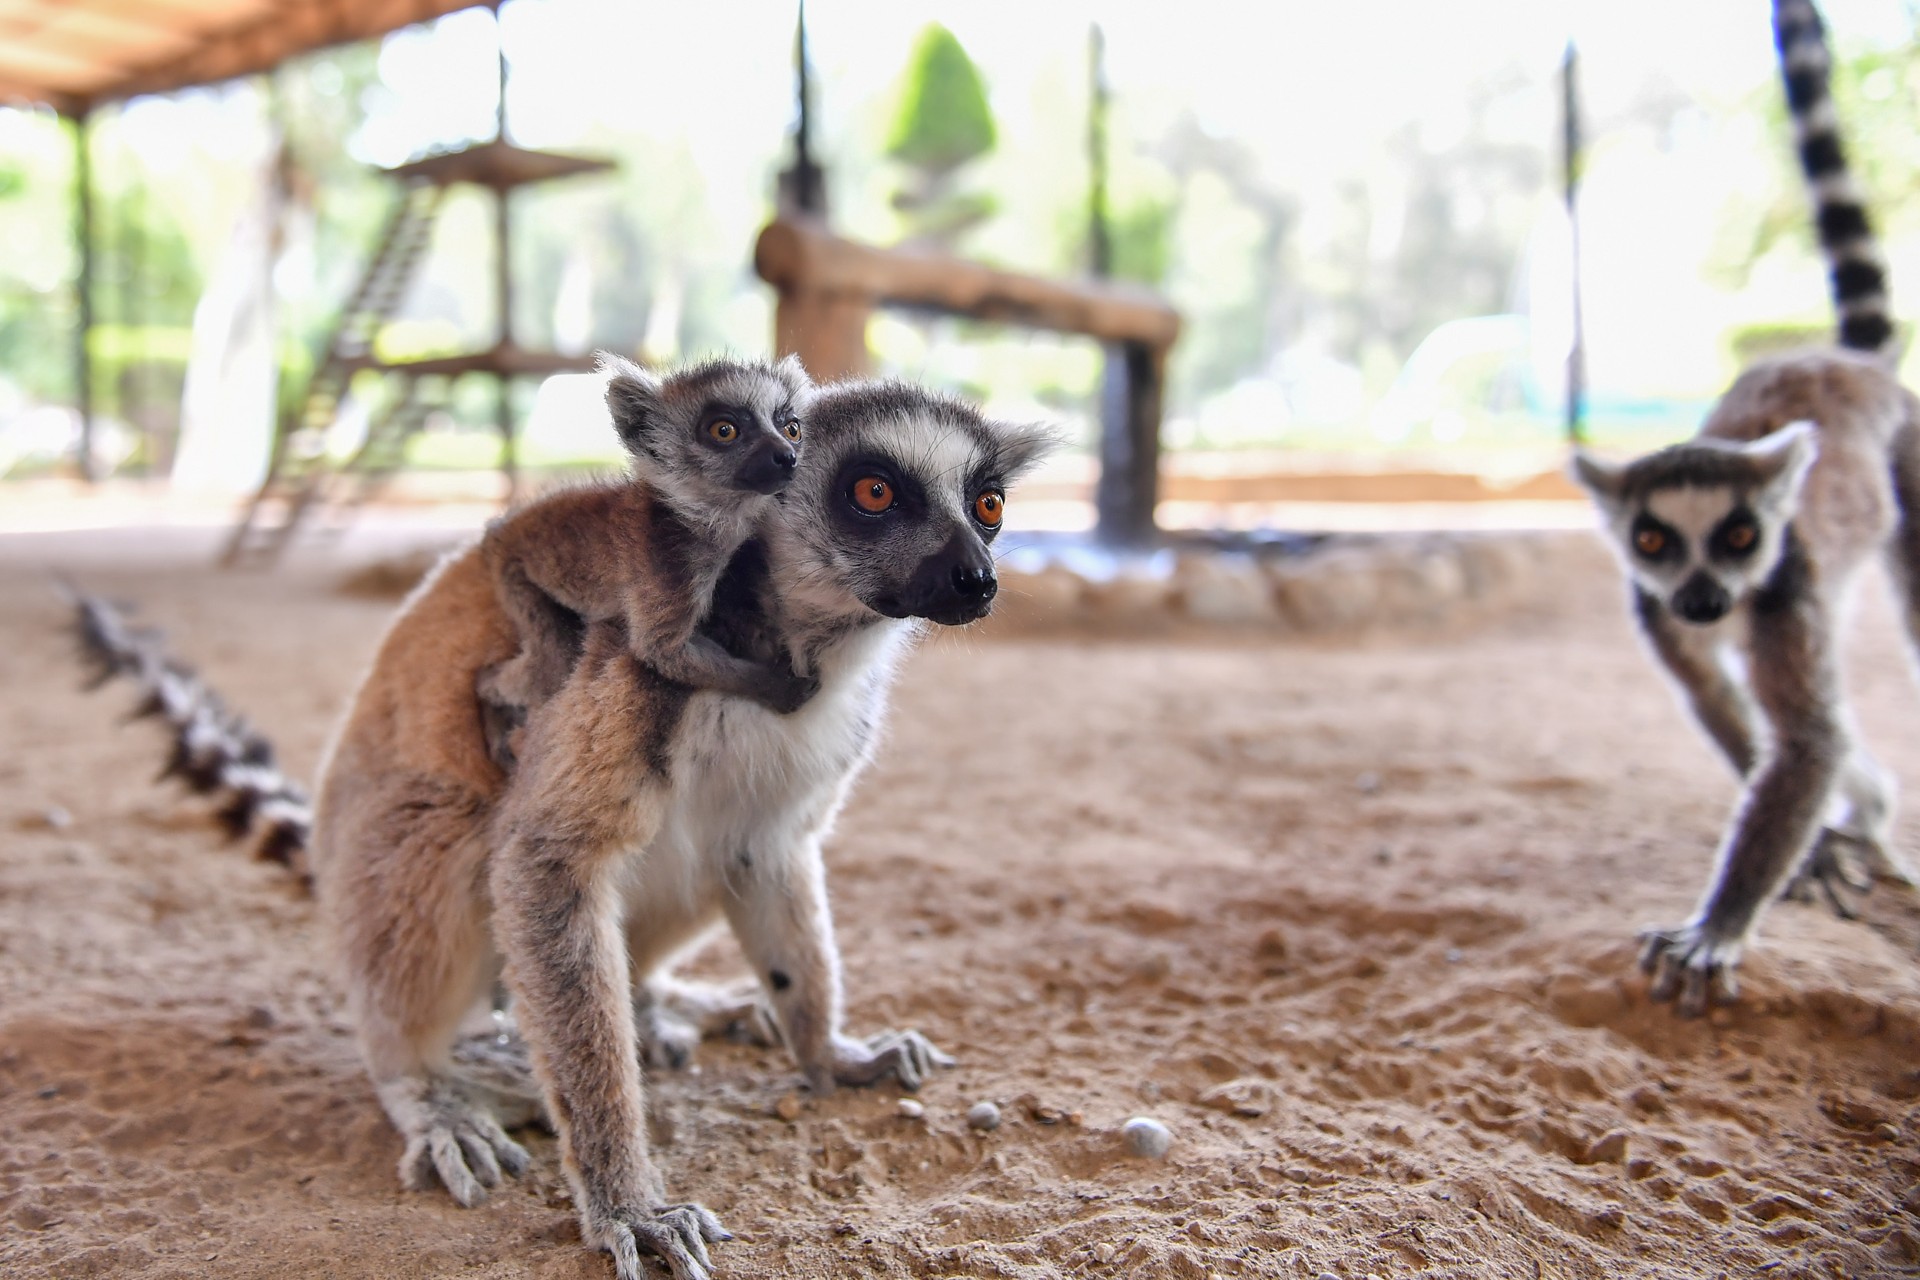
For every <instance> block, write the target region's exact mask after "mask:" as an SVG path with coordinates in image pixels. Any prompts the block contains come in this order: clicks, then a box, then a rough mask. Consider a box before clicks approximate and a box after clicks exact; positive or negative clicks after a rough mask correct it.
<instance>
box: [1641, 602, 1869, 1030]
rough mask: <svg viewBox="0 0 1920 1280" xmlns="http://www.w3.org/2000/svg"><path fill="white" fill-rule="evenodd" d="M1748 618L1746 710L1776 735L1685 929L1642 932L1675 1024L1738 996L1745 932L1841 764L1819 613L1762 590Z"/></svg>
mask: <svg viewBox="0 0 1920 1280" xmlns="http://www.w3.org/2000/svg"><path fill="white" fill-rule="evenodd" d="M1750 607H1751V610H1752V627H1751V637H1752V639H1751V646H1752V661H1751V662H1750V664H1749V672H1750V678H1751V681H1752V687H1753V693H1754V698H1755V702H1756V703H1757V704H1758V706H1759V708H1760V710H1761V711H1762V712H1763V713H1765V715H1766V716H1767V718H1768V721H1769V722H1770V723H1771V724H1772V726H1773V734H1772V747H1771V750H1770V751H1769V753H1768V754H1767V756H1766V758H1765V759H1764V760H1762V761H1761V762H1760V763H1759V764H1758V766H1757V767H1756V768H1755V769H1754V771H1753V772H1752V774H1751V776H1750V778H1749V781H1748V786H1747V789H1746V793H1745V794H1744V795H1742V796H1741V798H1740V802H1739V805H1738V807H1737V808H1736V809H1735V811H1734V815H1733V821H1732V823H1731V825H1730V829H1729V831H1728V833H1727V836H1726V838H1725V839H1724V840H1723V841H1722V843H1721V846H1720V853H1719V856H1718V859H1717V866H1716V868H1715V871H1714V876H1713V880H1712V882H1711V884H1710V885H1709V886H1708V888H1707V892H1706V894H1705V895H1704V896H1703V897H1702V899H1701V901H1700V905H1699V906H1698V907H1697V908H1696V909H1695V911H1694V913H1693V916H1692V918H1690V919H1689V920H1688V921H1687V922H1686V923H1685V924H1682V925H1678V926H1675V927H1673V928H1666V929H1649V930H1647V931H1646V932H1645V934H1643V937H1644V939H1645V946H1644V948H1643V951H1642V954H1641V965H1642V967H1643V968H1645V969H1646V970H1647V972H1648V973H1649V974H1651V975H1652V976H1653V987H1652V995H1653V998H1654V999H1656V1000H1673V999H1676V998H1677V1000H1678V1007H1679V1011H1680V1013H1681V1014H1682V1015H1683V1016H1688V1017H1692V1016H1697V1015H1699V1014H1701V1013H1703V1012H1705V1011H1706V1007H1707V1004H1708V1002H1709V1000H1711V999H1716V998H1718V999H1727V1000H1731V999H1733V998H1734V996H1735V995H1736V994H1737V992H1738V985H1737V983H1736V982H1735V979H1734V968H1735V966H1736V965H1738V963H1739V961H1740V953H1741V951H1742V949H1743V948H1744V947H1745V945H1746V942H1747V939H1748V938H1749V937H1751V936H1752V933H1753V929H1754V926H1755V925H1756V924H1757V923H1758V922H1759V919H1760V916H1761V914H1762V913H1763V912H1764V911H1765V910H1766V908H1767V904H1768V903H1769V902H1771V901H1772V900H1773V898H1774V896H1775V894H1777V893H1778V892H1779V890H1780V888H1781V887H1782V885H1783V884H1784V882H1785V881H1786V880H1787V878H1788V876H1789V875H1791V874H1792V872H1793V871H1794V869H1795V868H1796V867H1797V866H1798V865H1799V863H1800V861H1801V859H1802V858H1803V857H1805V856H1806V854H1807V852H1808V851H1809V849H1810V848H1811V847H1812V845H1813V843H1814V839H1815V837H1816V836H1817V835H1818V834H1819V831H1820V822H1821V819H1822V817H1823V815H1824V814H1825V812H1826V808H1827V805H1828V802H1829V800H1830V798H1831V796H1832V794H1833V791H1834V787H1835V784H1836V783H1837V782H1838V780H1839V778H1840V776H1841V774H1842V773H1843V771H1844V769H1845V767H1846V763H1847V758H1848V755H1849V742H1848V735H1847V730H1846V725H1845V723H1844V718H1843V715H1842V713H1841V711H1840V698H1841V686H1840V676H1839V671H1838V668H1837V664H1836V660H1835V654H1834V652H1833V636H1832V634H1831V623H1832V619H1831V616H1830V613H1829V611H1828V608H1827V603H1826V601H1824V600H1823V599H1821V598H1820V597H1819V595H1818V594H1817V593H1815V592H1813V591H1811V590H1805V589H1800V590H1787V589H1782V590H1779V591H1777V592H1776V591H1772V590H1770V591H1769V592H1768V593H1767V594H1766V596H1765V597H1763V598H1760V599H1756V600H1755V601H1754V602H1753V604H1752V605H1751V606H1750Z"/></svg>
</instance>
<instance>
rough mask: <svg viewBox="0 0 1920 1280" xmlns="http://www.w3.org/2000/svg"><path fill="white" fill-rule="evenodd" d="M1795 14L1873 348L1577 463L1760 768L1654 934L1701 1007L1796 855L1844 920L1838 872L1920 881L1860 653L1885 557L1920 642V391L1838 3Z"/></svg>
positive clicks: (1809, 133)
mask: <svg viewBox="0 0 1920 1280" xmlns="http://www.w3.org/2000/svg"><path fill="white" fill-rule="evenodd" d="M1774 24H1775V34H1776V39H1777V41H1778V44H1779V49H1780V56H1781V66H1782V72H1783V75H1784V78H1785V81H1786V88H1787V99H1788V104H1789V106H1790V107H1791V108H1792V110H1793V114H1794V120H1795V126H1796V130H1797V134H1798V140H1799V146H1800V154H1801V159H1802V162H1803V165H1804V167H1805V169H1806V172H1807V176H1808V179H1809V182H1810V184H1811V186H1812V189H1813V191H1814V194H1815V204H1816V212H1817V222H1818V225H1819V228H1820V240H1821V244H1822V246H1823V247H1824V249H1825V250H1826V253H1827V256H1828V260H1829V266H1830V269H1831V277H1832V284H1833V290H1834V296H1835V300H1836V302H1837V303H1838V307H1839V311H1840V316H1841V326H1840V341H1841V345H1842V347H1845V348H1852V350H1816V351H1808V352H1803V353H1800V354H1798V355H1792V356H1787V357H1783V358H1779V359H1774V360H1769V361H1766V362H1764V363H1762V364H1759V365H1757V366H1755V367H1754V368H1752V369H1750V370H1748V371H1747V372H1746V373H1744V374H1742V375H1741V376H1740V378H1739V379H1737V380H1736V381H1735V382H1734V384H1733V386H1732V387H1730V388H1729V389H1728V391H1727V393H1726V395H1725V396H1723V397H1722V398H1721V400H1720V402H1719V404H1718V405H1716V406H1715V408H1714V410H1713V412H1712V413H1711V414H1710V415H1709V416H1708V418H1707V420H1706V423H1705V424H1704V425H1703V426H1702V427H1701V429H1700V431H1699V433H1698V435H1697V436H1696V437H1695V438H1694V439H1693V440H1691V441H1689V442H1687V443H1685V444H1679V445H1674V446H1672V447H1671V448H1667V449H1662V450H1660V451H1659V452H1657V453H1653V454H1650V455H1648V456H1646V457H1643V458H1639V459H1636V460H1634V461H1632V462H1627V463H1610V462H1603V461H1601V460H1600V459H1597V458H1594V457H1592V456H1589V455H1586V454H1581V455H1579V456H1577V457H1576V458H1575V473H1576V475H1577V476H1578V477H1579V479H1580V481H1581V482H1582V483H1583V484H1584V485H1585V486H1586V487H1587V488H1588V489H1589V490H1590V491H1591V492H1592V494H1593V496H1594V498H1595V499H1596V500H1597V502H1598V503H1599V506H1600V508H1601V511H1602V514H1603V516H1604V519H1605V522H1606V525H1607V528H1608V529H1609V531H1610V532H1611V534H1612V538H1613V542H1614V544H1615V547H1616V549H1617V551H1618V552H1619V555H1620V558H1621V561H1622V563H1623V564H1624V566H1625V568H1626V570H1627V574H1628V576H1629V578H1630V579H1631V581H1632V585H1633V596H1634V613H1635V616H1636V617H1637V618H1638V620H1639V623H1640V627H1641V629H1642V631H1643V632H1644V633H1645V636H1646V639H1647V643H1648V645H1649V647H1650V648H1651V649H1652V650H1653V652H1654V654H1655V655H1656V656H1657V657H1658V658H1659V659H1660V660H1661V662H1662V663H1664V664H1665V665H1666V668H1667V670H1668V671H1669V672H1670V673H1671V674H1672V676H1673V678H1674V680H1675V682H1676V683H1677V684H1678V685H1679V687H1680V690H1681V692H1682V694H1683V695H1684V696H1685V698H1686V700H1687V702H1688V704H1689V705H1690V706H1691V708H1692V710H1693V713H1694V715H1695V716H1696V717H1697V718H1698V719H1699V721H1700V723H1701V725H1702V727H1703V728H1705V730H1706V731H1707V734H1708V736H1709V737H1711V738H1712V739H1713V741H1714V742H1715V743H1716V744H1717V745H1718V746H1719V748H1720V750H1721V751H1722V752H1723V753H1724V754H1725V755H1726V757H1727V760H1728V762H1729V763H1730V764H1731V765H1732V766H1733V768H1734V770H1735V772H1737V773H1738V774H1740V776H1741V777H1742V779H1743V780H1744V782H1745V791H1744V793H1743V794H1742V796H1741V798H1740V802H1739V804H1738V806H1737V807H1736V808H1735V810H1734V814H1733V818H1732V821H1731V823H1730V825H1729V827H1728V830H1727V832H1726V835H1725V837H1724V838H1723V839H1722V841H1721V845H1720V850H1719V853H1718V855H1717V859H1716V866H1715V870H1714V875H1713V878H1712V880H1711V881H1710V882H1709V884H1708V886H1707V890H1706V892H1705V894H1704V895H1703V896H1702V898H1701V900H1700V903H1699V905H1698V906H1697V907H1696V908H1695V910H1694V913H1693V915H1692V916H1691V917H1690V918H1689V919H1688V920H1687V921H1686V923H1684V924H1681V925H1678V926H1676V927H1673V928H1662V929H1651V930H1648V931H1647V933H1646V934H1645V935H1644V937H1645V948H1644V950H1643V952H1642V964H1643V966H1644V967H1645V968H1646V969H1647V971H1648V972H1649V973H1651V974H1653V977H1654V981H1653V996H1654V998H1655V999H1658V1000H1670V999H1674V998H1675V997H1676V996H1677V997H1678V1002H1679V1009H1680V1012H1681V1013H1682V1014H1685V1015H1689V1016H1691V1015H1697V1014H1699V1013H1701V1012H1702V1011H1704V1010H1705V1008H1706V1006H1707V1003H1708V1001H1709V1000H1711V999H1716V998H1718V999H1732V998H1733V997H1734V996H1735V995H1736V994H1737V990H1738V988H1737V985H1736V983H1735V980H1734V967H1735V965H1736V964H1737V963H1738V962H1739V959H1740V953H1741V950H1742V948H1743V947H1744V946H1745V945H1746V943H1747V941H1748V940H1749V939H1750V938H1751V937H1752V935H1753V931H1754V927H1755V926H1756V924H1757V923H1758V922H1759V919H1760V916H1761V914H1762V912H1764V911H1765V910H1766V907H1767V904H1768V903H1769V902H1771V901H1772V899H1773V898H1774V896H1775V895H1776V894H1777V893H1778V892H1779V891H1780V889H1781V888H1782V886H1783V885H1786V884H1787V882H1788V880H1789V878H1790V877H1792V876H1793V875H1794V873H1795V872H1796V871H1798V872H1799V873H1800V881H1799V883H1800V884H1801V885H1803V886H1804V887H1806V888H1808V889H1812V888H1813V887H1815V886H1817V887H1819V888H1822V889H1824V890H1825V891H1826V893H1827V894H1828V896H1829V898H1830V899H1831V900H1832V901H1833V903H1834V905H1835V907H1836V909H1839V910H1841V911H1842V912H1843V914H1844V913H1845V911H1846V907H1845V901H1844V899H1843V897H1842V896H1841V894H1840V892H1839V886H1840V885H1842V884H1849V885H1852V886H1854V887H1856V888H1860V887H1864V885H1865V883H1870V882H1865V881H1862V880H1861V879H1860V876H1859V872H1858V871H1857V870H1856V869H1855V868H1854V867H1853V866H1851V865H1850V863H1851V862H1852V860H1853V858H1855V857H1856V856H1857V857H1859V858H1861V859H1864V860H1865V861H1866V862H1867V863H1869V864H1870V865H1871V866H1872V867H1873V869H1874V870H1876V871H1878V872H1880V873H1882V874H1885V875H1888V876H1891V877H1893V878H1897V879H1899V880H1903V881H1906V882H1908V883H1912V882H1913V879H1914V876H1913V872H1912V871H1911V870H1910V869H1909V868H1908V867H1907V865H1906V864H1905V863H1904V862H1903V861H1902V860H1901V859H1900V858H1899V857H1898V856H1897V855H1896V854H1895V853H1894V852H1893V850H1892V849H1891V847H1890V845H1889V838H1890V832H1891V828H1892V822H1893V788H1892V785H1891V782H1890V781H1889V779H1888V778H1887V776H1886V775H1885V773H1884V772H1883V771H1882V770H1881V769H1880V767H1879V766H1878V765H1877V764H1876V763H1875V762H1874V761H1873V759H1872V757H1870V756H1869V755H1868V754H1867V752H1866V751H1865V749H1864V748H1863V747H1862V746H1861V745H1860V743H1859V742H1858V740H1857V736H1856V733H1855V730H1854V727H1853V724H1852V720H1851V717H1850V715H1849V714H1848V711H1847V707H1846V699H1845V692H1844V689H1843V686H1842V680H1841V672H1840V663H1839V650H1840V641H1841V635H1840V632H1841V629H1842V620H1843V619H1844V618H1845V616H1846V612H1847V605H1848V598H1849V596H1850V594H1851V590H1852V587H1853V585H1854V581H1855V578H1856V573H1857V570H1858V569H1859V567H1860V566H1861V564H1862V563H1864V562H1865V561H1866V560H1867V559H1868V558H1869V557H1870V556H1872V555H1874V554H1876V553H1877V554H1880V555H1882V556H1884V558H1885V559H1886V562H1887V565H1888V568H1889V569H1890V571H1891V572H1892V575H1893V578H1894V582H1895V585H1896V588H1897V589H1898V591H1899V593H1900V597H1901V604H1902V608H1903V610H1904V612H1905V614H1906V619H1907V625H1908V628H1909V630H1910V632H1911V633H1912V634H1913V636H1914V638H1915V641H1916V643H1920V401H1916V400H1915V398H1914V396H1913V395H1912V394H1910V393H1909V392H1908V391H1907V390H1906V389H1905V388H1903V387H1902V386H1901V385H1900V384H1899V382H1898V381H1897V380H1896V379H1895V378H1894V376H1893V375H1892V374H1891V373H1890V372H1889V371H1888V369H1887V367H1886V366H1887V363H1888V361H1887V358H1886V356H1887V352H1886V348H1887V346H1888V342H1889V339H1890V337H1891V335H1892V326H1891V324H1890V323H1889V322H1888V320H1887V314H1886V289H1885V277H1884V275H1883V273H1882V271H1881V268H1880V266H1879V261H1878V252H1877V250H1876V248H1875V246H1874V243H1873V240H1872V237H1871V232H1870V229H1869V226H1868V223H1867V217H1866V212H1865V210H1864V208H1863V207H1862V206H1861V204H1860V201H1859V197H1858V195H1857V194H1856V193H1855V192H1854V190H1853V187H1852V183H1851V180H1850V179H1849V178H1848V176H1847V171H1846V168H1845V164H1844V159H1843V157H1842V153H1841V150H1840V144H1839V140H1838V138H1837V136H1836V134H1835V132H1834V120H1833V112H1832V104H1831V102H1830V101H1828V99H1827V96H1826V94H1827V54H1826V47H1825V42H1824V39H1823V38H1822V35H1821V30H1820V24H1819V18H1818V15H1817V14H1816V13H1815V12H1814V10H1813V8H1812V6H1811V5H1810V4H1808V3H1806V0H1776V3H1775V5H1774Z"/></svg>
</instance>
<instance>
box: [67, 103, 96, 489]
mask: <svg viewBox="0 0 1920 1280" xmlns="http://www.w3.org/2000/svg"><path fill="white" fill-rule="evenodd" d="M90 116H91V113H90V110H89V109H88V108H86V107H81V108H80V109H79V110H78V111H76V112H75V113H74V115H73V117H72V119H73V187H74V197H73V206H74V207H73V234H74V238H75V240H76V241H78V244H79V249H80V270H79V275H78V278H77V279H76V280H75V281H74V293H75V295H76V296H75V301H76V303H77V304H78V306H77V307H76V315H75V323H74V339H73V379H74V397H73V399H74V408H75V409H76V410H77V411H78V412H79V414H80V446H79V450H80V452H79V457H78V458H77V459H76V461H77V462H78V463H79V467H80V478H81V479H82V480H84V481H86V482H87V483H88V484H92V483H93V482H94V481H95V480H96V479H97V478H98V477H96V476H95V475H94V471H93V352H92V350H91V349H90V346H89V344H90V342H91V340H92V337H93V157H92V155H91V147H90V145H89V144H90V143H91V141H92V136H93V134H92V130H91V129H90V128H89V127H88V125H89V120H90Z"/></svg>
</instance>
